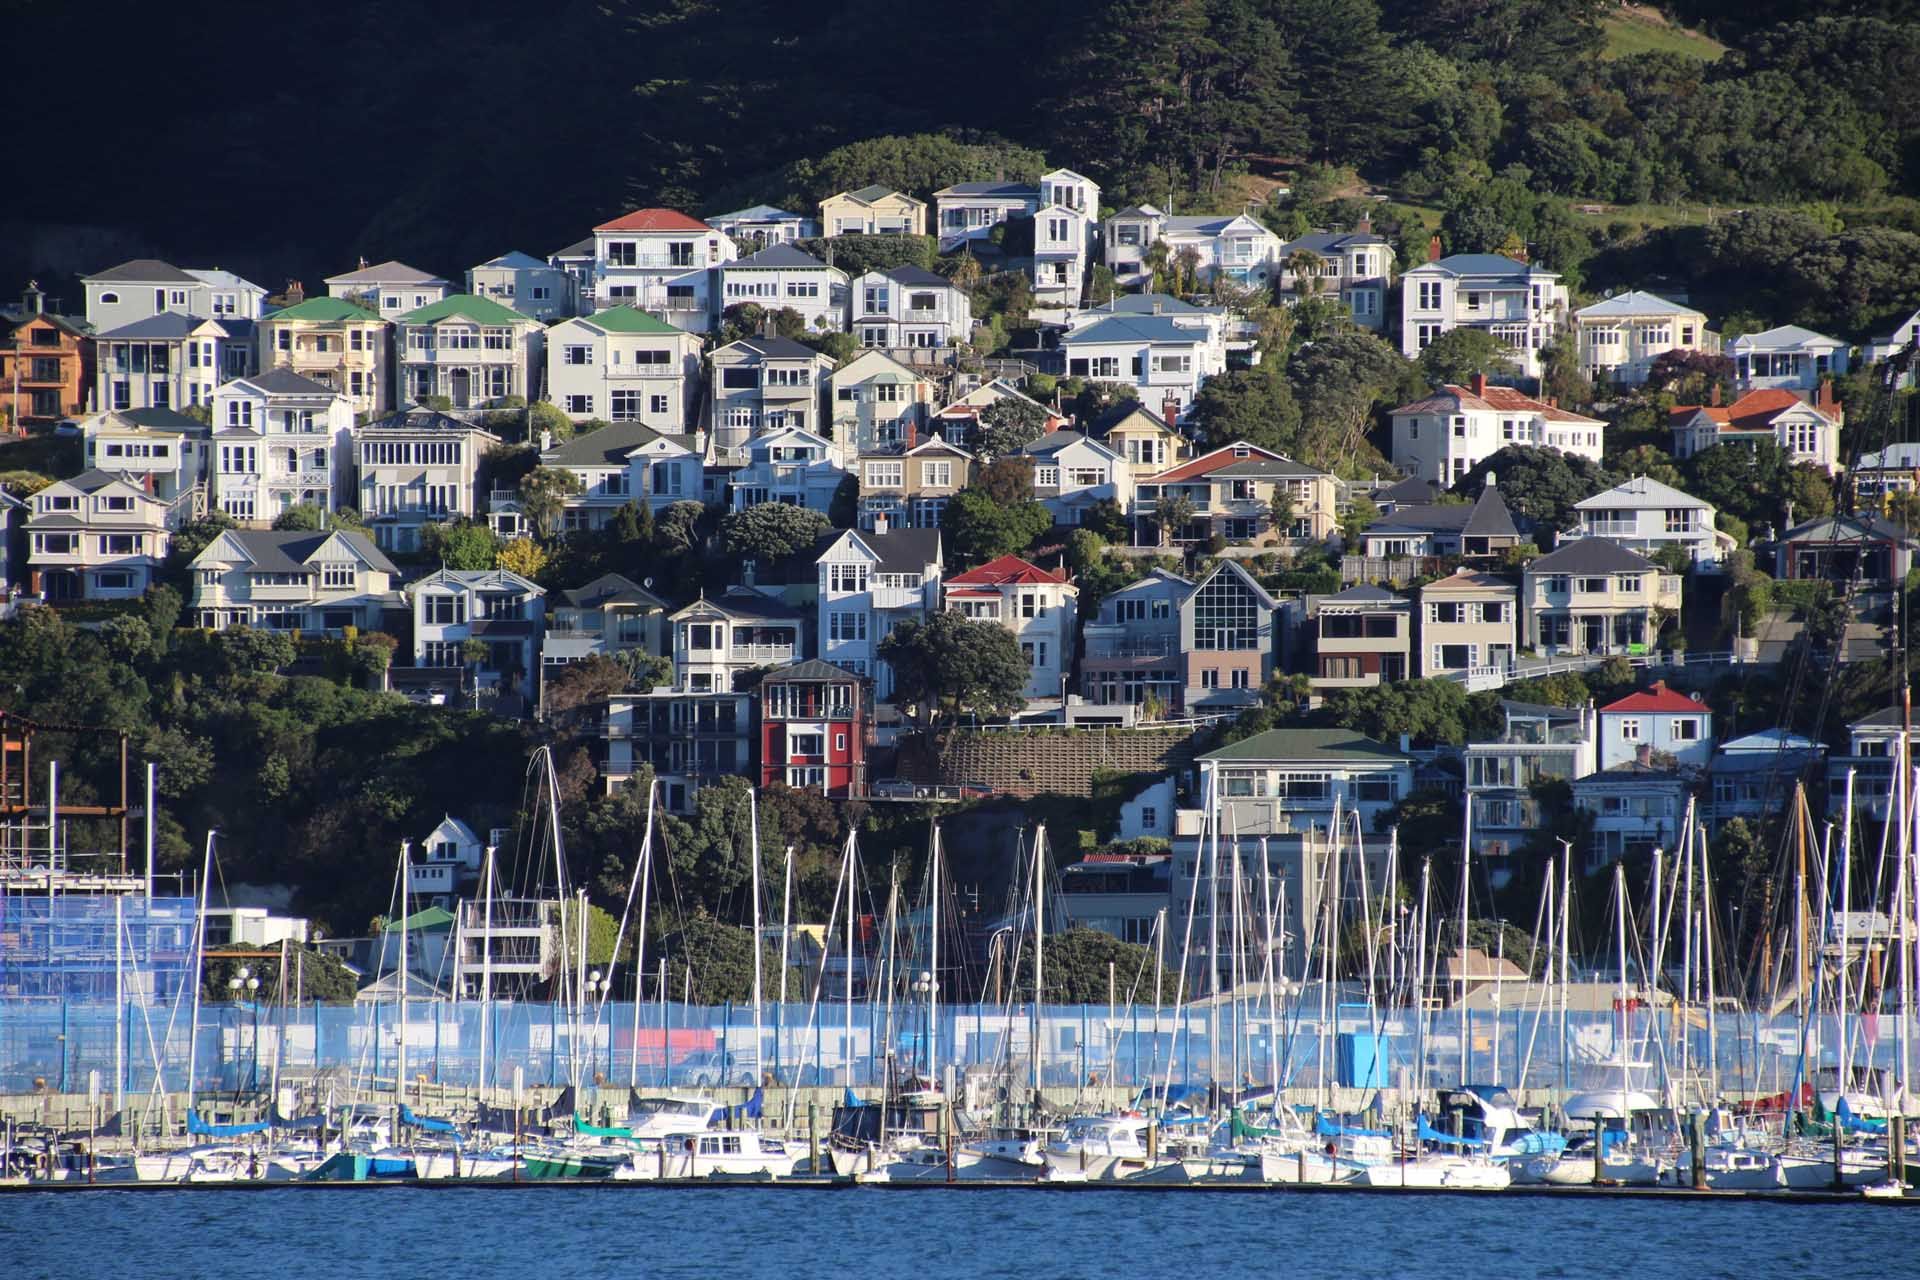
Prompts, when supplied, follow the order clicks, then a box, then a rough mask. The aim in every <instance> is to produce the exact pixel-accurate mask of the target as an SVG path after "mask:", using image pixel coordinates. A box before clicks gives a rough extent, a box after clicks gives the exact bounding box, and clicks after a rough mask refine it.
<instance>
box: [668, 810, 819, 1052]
mask: <svg viewBox="0 0 1920 1280" xmlns="http://www.w3.org/2000/svg"><path fill="white" fill-rule="evenodd" d="M702 794H704V792H703V793H702ZM753 945H754V942H753V930H752V929H748V928H742V927H741V926H739V925H733V924H726V923H723V922H722V921H719V920H716V919H714V918H713V917H712V916H710V915H708V914H707V913H706V912H705V911H704V910H697V911H695V912H694V914H693V915H691V916H689V917H687V918H686V919H684V920H682V921H681V923H680V927H679V928H677V929H675V930H673V931H672V932H671V933H668V934H667V935H665V936H664V937H663V938H661V939H660V941H659V943H658V945H657V946H654V947H652V948H650V949H649V952H648V954H649V956H650V957H651V956H654V955H658V956H660V957H662V958H663V959H664V960H665V961H666V965H667V995H668V998H669V999H673V1000H678V999H680V998H681V996H682V994H683V993H685V992H689V991H690V992H692V996H693V1000H694V1001H695V1003H698V1004H706V1005H715V1004H724V1003H727V1002H729V1001H731V1002H733V1003H735V1004H744V1003H747V1002H749V1001H751V1000H752V999H753ZM807 983H808V977H807V975H806V974H805V973H804V972H803V971H802V970H799V969H795V968H792V967H789V968H788V970H787V981H786V987H787V993H788V996H789V997H790V998H791V997H793V996H794V995H795V993H798V992H803V991H806V990H807V989H808V987H807ZM760 987H761V990H762V992H763V993H764V994H765V995H766V996H767V998H768V999H771V998H772V997H773V996H774V995H775V994H777V993H778V992H779V990H780V948H779V947H778V946H776V945H774V944H772V943H766V942H763V943H761V944H760ZM759 1065H760V1064H757V1063H756V1064H754V1066H755V1067H756V1068H757V1067H759ZM765 1066H766V1069H767V1070H771V1069H772V1064H771V1063H767V1064H765Z"/></svg>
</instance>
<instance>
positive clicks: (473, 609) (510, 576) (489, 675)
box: [406, 569, 547, 687]
mask: <svg viewBox="0 0 1920 1280" xmlns="http://www.w3.org/2000/svg"><path fill="white" fill-rule="evenodd" d="M406 590H407V597H408V599H409V600H410V601H411V602H412V605H413V664H414V665H415V666H416V667H434V668H450V667H462V666H466V665H467V664H468V663H469V662H475V663H477V670H476V671H475V681H476V683H477V684H478V685H481V686H505V687H512V686H514V685H516V684H518V683H519V681H520V680H521V679H522V678H523V677H526V676H528V675H530V674H531V673H532V672H533V671H534V670H535V662H536V660H537V658H538V656H539V652H540V633H541V630H542V628H543V626H544V624H545V621H546V602H545V596H546V594H547V593H546V589H545V588H544V587H541V586H539V585H538V584H537V583H534V582H532V581H530V580H528V579H526V578H523V577H521V576H520V575H519V574H517V573H513V572H511V571H510V570H506V569H437V570H435V571H434V572H432V573H430V574H427V575H426V576H425V577H423V578H420V579H418V580H416V581H414V582H411V583H409V584H407V589H406ZM470 644H471V645H475V646H476V649H475V653H476V654H478V653H479V651H480V650H484V654H483V655H480V656H477V657H469V654H468V647H467V646H468V645H470Z"/></svg>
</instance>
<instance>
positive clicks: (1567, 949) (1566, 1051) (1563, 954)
mask: <svg viewBox="0 0 1920 1280" xmlns="http://www.w3.org/2000/svg"><path fill="white" fill-rule="evenodd" d="M1572 924H1573V842H1572V841H1570V840H1562V841H1561V842H1560V1102H1561V1105H1562V1107H1564V1106H1565V1105H1566V1100H1567V1090H1568V1089H1570V1088H1572V1087H1573V1062H1572V1058H1571V1053H1570V1050H1571V1048H1572V1044H1571V1041H1569V1039H1568V1037H1567V964H1568V958H1569V956H1570V954H1571V953H1572V951H1573V930H1572ZM1562 1118H1563V1119H1564V1116H1563V1117H1562Z"/></svg>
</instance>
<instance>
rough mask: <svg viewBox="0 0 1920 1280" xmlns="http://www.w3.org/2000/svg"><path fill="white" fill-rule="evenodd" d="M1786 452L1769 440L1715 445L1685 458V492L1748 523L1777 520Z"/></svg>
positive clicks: (1785, 475)
mask: <svg viewBox="0 0 1920 1280" xmlns="http://www.w3.org/2000/svg"><path fill="white" fill-rule="evenodd" d="M1792 470H1793V468H1792V467H1791V465H1790V464H1789V461H1788V458H1787V454H1786V453H1785V451H1784V450H1782V449H1781V448H1780V446H1778V445H1776V444H1774V443H1773V442H1772V441H1771V440H1760V441H1755V442H1752V443H1750V444H1749V443H1744V442H1739V443H1727V444H1716V445H1714V446H1712V447H1711V448H1708V449H1702V450H1701V451H1700V452H1699V453H1696V454H1694V455H1693V456H1692V457H1691V458H1688V459H1687V465H1686V472H1687V486H1686V489H1687V492H1688V493H1691V494H1692V495H1693V496H1694V497H1696V498H1699V499H1700V500H1701V501H1702V502H1708V503H1711V504H1713V506H1714V507H1715V508H1716V509H1718V510H1720V511H1723V512H1726V513H1728V514H1730V515H1732V516H1734V517H1736V518H1738V519H1740V520H1743V521H1746V522H1747V523H1748V524H1752V523H1754V522H1755V521H1758V520H1767V521H1772V522H1777V521H1778V520H1779V518H1780V514H1781V506H1780V499H1781V498H1782V497H1783V496H1784V495H1785V494H1786V493H1787V490H1788V485H1789V483H1790V473H1791V472H1792Z"/></svg>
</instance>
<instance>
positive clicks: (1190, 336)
mask: <svg viewBox="0 0 1920 1280" xmlns="http://www.w3.org/2000/svg"><path fill="white" fill-rule="evenodd" d="M1096 314H1097V315H1098V316H1099V319H1097V320H1094V321H1093V322H1092V323H1091V324H1086V325H1082V326H1081V327H1080V328H1078V329H1075V330H1073V331H1071V332H1070V333H1068V334H1066V335H1065V336H1064V337H1062V338H1061V339H1060V342H1061V345H1063V346H1066V345H1071V344H1073V343H1083V342H1084V343H1094V342H1178V343H1185V344H1187V345H1189V346H1197V345H1199V344H1201V343H1203V342H1205V341H1206V340H1207V335H1206V334H1205V333H1202V332H1201V331H1199V330H1197V329H1189V328H1187V327H1186V326H1185V325H1182V324H1178V323H1175V321H1174V319H1173V317H1172V316H1165V315H1159V316H1156V315H1144V316H1141V315H1128V314H1126V313H1125V312H1105V311H1102V312H1097V313H1096Z"/></svg>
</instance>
